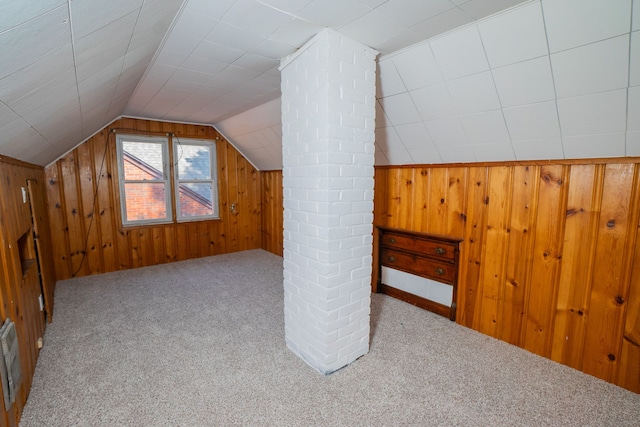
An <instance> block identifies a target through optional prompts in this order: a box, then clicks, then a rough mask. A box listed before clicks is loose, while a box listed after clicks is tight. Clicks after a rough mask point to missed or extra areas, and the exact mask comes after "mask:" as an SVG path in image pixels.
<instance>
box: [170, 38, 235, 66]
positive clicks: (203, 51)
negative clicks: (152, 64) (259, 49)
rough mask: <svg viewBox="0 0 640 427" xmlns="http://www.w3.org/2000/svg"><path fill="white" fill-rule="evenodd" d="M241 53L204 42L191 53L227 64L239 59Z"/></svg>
mask: <svg viewBox="0 0 640 427" xmlns="http://www.w3.org/2000/svg"><path fill="white" fill-rule="evenodd" d="M243 53H244V52H242V51H241V50H238V49H232V48H230V47H227V46H223V45H221V44H218V43H212V42H209V41H206V40H204V41H203V42H202V43H200V44H199V45H198V47H197V48H195V50H194V51H193V55H197V56H201V57H203V58H207V59H213V60H216V61H220V62H227V63H229V64H231V63H232V62H233V61H235V60H236V59H238V58H240V57H241V56H242V55H243ZM185 59H186V58H185ZM168 65H171V64H168Z"/></svg>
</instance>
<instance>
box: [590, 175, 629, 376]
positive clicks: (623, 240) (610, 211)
mask: <svg viewBox="0 0 640 427" xmlns="http://www.w3.org/2000/svg"><path fill="white" fill-rule="evenodd" d="M636 174H637V170H636V168H635V165H633V164H619V165H607V166H606V168H605V173H604V185H603V190H602V209H601V211H600V220H599V224H598V231H597V243H596V249H595V265H594V272H593V283H592V287H591V294H590V302H589V314H588V320H587V330H586V334H585V344H584V348H585V354H584V358H583V365H582V367H583V370H584V371H585V372H587V373H589V374H591V375H594V376H596V377H598V378H602V379H604V380H605V381H613V380H615V378H616V375H617V370H618V367H619V363H618V361H619V359H620V356H621V355H620V349H621V346H622V336H623V331H624V320H623V319H624V317H623V316H624V308H625V304H624V302H625V301H626V300H627V295H628V292H629V283H628V282H627V280H625V279H628V275H627V271H625V266H626V265H630V264H631V263H630V260H627V258H628V257H629V254H630V253H631V252H632V248H633V247H632V246H630V244H631V243H633V241H632V240H631V237H633V238H635V236H636V229H635V226H636V221H634V219H635V218H637V215H638V213H637V209H638V208H637V203H636V201H635V200H634V199H635V198H636V197H629V195H630V194H632V195H635V193H636V192H635V186H634V183H635V182H636ZM632 208H633V209H632ZM612 255H613V256H612Z"/></svg>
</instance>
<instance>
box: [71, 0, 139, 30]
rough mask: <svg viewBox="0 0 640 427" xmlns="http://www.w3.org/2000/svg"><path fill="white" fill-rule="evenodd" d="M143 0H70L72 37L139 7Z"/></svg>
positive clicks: (96, 27) (97, 27)
mask: <svg viewBox="0 0 640 427" xmlns="http://www.w3.org/2000/svg"><path fill="white" fill-rule="evenodd" d="M142 2H143V0H110V1H103V0H84V1H70V2H69V7H70V9H71V22H72V23H73V37H74V38H80V37H84V36H86V35H87V34H89V33H91V32H93V31H95V30H97V29H99V28H101V27H103V26H105V25H107V24H109V23H111V22H113V21H116V20H117V19H118V18H121V17H123V16H125V15H127V14H128V13H130V12H132V11H134V10H136V9H140V8H141V7H142Z"/></svg>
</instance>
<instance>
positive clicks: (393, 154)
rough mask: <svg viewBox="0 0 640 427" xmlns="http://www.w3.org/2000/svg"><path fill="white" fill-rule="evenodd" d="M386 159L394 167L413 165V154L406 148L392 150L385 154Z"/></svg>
mask: <svg viewBox="0 0 640 427" xmlns="http://www.w3.org/2000/svg"><path fill="white" fill-rule="evenodd" d="M384 155H385V157H386V158H387V159H389V162H390V163H391V164H393V165H410V164H413V158H412V157H411V154H409V152H408V151H407V150H405V149H404V148H392V149H390V150H388V151H385V153H384Z"/></svg>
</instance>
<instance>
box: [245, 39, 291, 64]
mask: <svg viewBox="0 0 640 427" xmlns="http://www.w3.org/2000/svg"><path fill="white" fill-rule="evenodd" d="M296 49H297V48H296V47H294V46H291V45H289V44H287V43H282V42H277V41H275V40H269V39H267V40H265V41H263V42H262V43H260V45H259V46H258V47H256V48H255V49H254V53H256V54H258V55H260V56H264V57H267V58H273V59H277V60H280V58H284V57H285V56H287V55H290V54H292V53H293V52H295V51H296Z"/></svg>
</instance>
